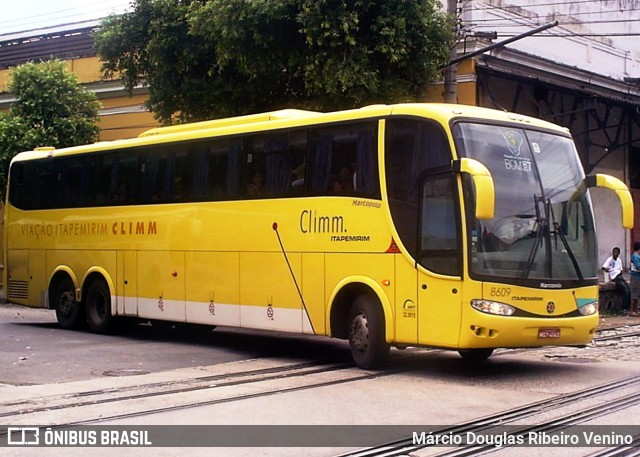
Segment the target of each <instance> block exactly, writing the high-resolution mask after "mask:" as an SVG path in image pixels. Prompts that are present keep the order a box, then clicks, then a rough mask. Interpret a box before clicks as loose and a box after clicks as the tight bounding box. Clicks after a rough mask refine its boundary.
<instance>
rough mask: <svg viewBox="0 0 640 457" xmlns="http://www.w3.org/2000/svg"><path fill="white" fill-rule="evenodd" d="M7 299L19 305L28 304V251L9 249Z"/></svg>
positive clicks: (30, 304)
mask: <svg viewBox="0 0 640 457" xmlns="http://www.w3.org/2000/svg"><path fill="white" fill-rule="evenodd" d="M6 268H7V299H8V300H9V301H10V302H12V303H18V304H20V305H27V306H35V304H33V303H29V251H27V250H26V249H9V252H8V253H7V265H6Z"/></svg>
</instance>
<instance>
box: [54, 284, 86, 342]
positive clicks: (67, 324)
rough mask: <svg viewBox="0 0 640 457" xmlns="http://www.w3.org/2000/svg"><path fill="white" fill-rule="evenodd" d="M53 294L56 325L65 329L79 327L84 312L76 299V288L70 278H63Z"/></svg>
mask: <svg viewBox="0 0 640 457" xmlns="http://www.w3.org/2000/svg"><path fill="white" fill-rule="evenodd" d="M54 294H55V295H54V300H55V301H54V305H55V308H56V319H57V320H58V325H60V327H62V328H64V329H67V330H72V329H77V328H78V327H80V326H81V325H82V323H83V317H84V313H83V310H82V306H80V303H78V302H77V301H76V290H75V287H74V285H73V281H71V278H64V279H63V280H62V281H60V282H59V283H58V285H57V286H56V289H55V292H54Z"/></svg>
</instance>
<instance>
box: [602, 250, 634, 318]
mask: <svg viewBox="0 0 640 457" xmlns="http://www.w3.org/2000/svg"><path fill="white" fill-rule="evenodd" d="M619 256H620V248H619V247H617V246H616V247H614V248H613V249H612V250H611V256H610V257H608V258H607V260H605V261H604V263H603V264H602V270H603V271H606V272H607V273H609V278H610V279H611V280H612V281H613V282H614V283H616V287H617V289H618V290H619V291H620V293H622V309H621V310H620V312H621V313H622V314H623V315H625V316H626V315H627V314H629V305H630V303H631V291H630V290H629V284H627V281H625V279H624V278H623V277H622V260H620V257H619Z"/></svg>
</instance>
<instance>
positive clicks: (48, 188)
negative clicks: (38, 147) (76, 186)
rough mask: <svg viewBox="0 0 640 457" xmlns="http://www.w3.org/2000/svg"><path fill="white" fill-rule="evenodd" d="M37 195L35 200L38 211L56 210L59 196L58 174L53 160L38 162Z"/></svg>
mask: <svg viewBox="0 0 640 457" xmlns="http://www.w3.org/2000/svg"><path fill="white" fill-rule="evenodd" d="M36 169H37V171H36V175H37V186H36V187H37V194H36V198H35V207H36V208H38V209H51V208H55V206H56V204H57V201H56V197H57V195H58V191H59V190H58V189H57V188H56V184H57V182H56V178H57V176H56V173H55V169H54V163H53V160H51V159H45V160H42V161H38V162H37V168H36Z"/></svg>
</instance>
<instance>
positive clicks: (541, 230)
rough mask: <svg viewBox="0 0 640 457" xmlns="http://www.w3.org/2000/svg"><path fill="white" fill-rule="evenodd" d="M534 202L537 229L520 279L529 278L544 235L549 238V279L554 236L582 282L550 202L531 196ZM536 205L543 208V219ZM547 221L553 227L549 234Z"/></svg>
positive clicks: (580, 272)
mask: <svg viewBox="0 0 640 457" xmlns="http://www.w3.org/2000/svg"><path fill="white" fill-rule="evenodd" d="M533 199H534V202H535V210H536V221H537V224H538V225H537V228H536V231H535V236H536V237H535V240H534V242H533V246H532V247H531V251H530V252H529V257H528V258H527V263H526V265H525V268H524V270H523V271H522V274H521V276H520V277H521V278H522V279H527V278H528V277H529V274H530V273H531V268H532V267H533V263H534V261H535V259H536V255H537V253H538V247H539V246H540V243H541V242H542V238H543V236H545V235H548V236H549V239H548V240H547V251H548V252H547V262H548V265H547V266H548V274H549V277H553V261H552V259H551V256H552V252H551V244H550V243H551V239H550V238H551V235H554V236H555V237H560V241H562V245H563V246H564V248H565V250H566V252H567V255H568V256H569V259H570V260H571V264H572V265H573V268H574V269H575V271H576V274H577V276H578V279H580V280H582V279H584V276H583V275H582V270H581V269H580V265H579V264H578V260H577V259H576V256H575V254H574V253H573V249H571V246H570V245H569V242H568V241H567V238H566V237H565V235H564V233H563V232H562V227H560V224H558V222H556V220H555V219H556V218H555V213H554V212H553V207H552V206H551V201H550V200H548V199H547V200H545V199H544V198H541V197H537V196H535V195H534V196H533ZM538 203H542V204H543V206H544V214H545V217H542V216H541V214H540V208H539V206H538ZM549 220H551V225H552V227H553V232H551V231H550V230H549ZM556 246H557V238H556Z"/></svg>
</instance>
